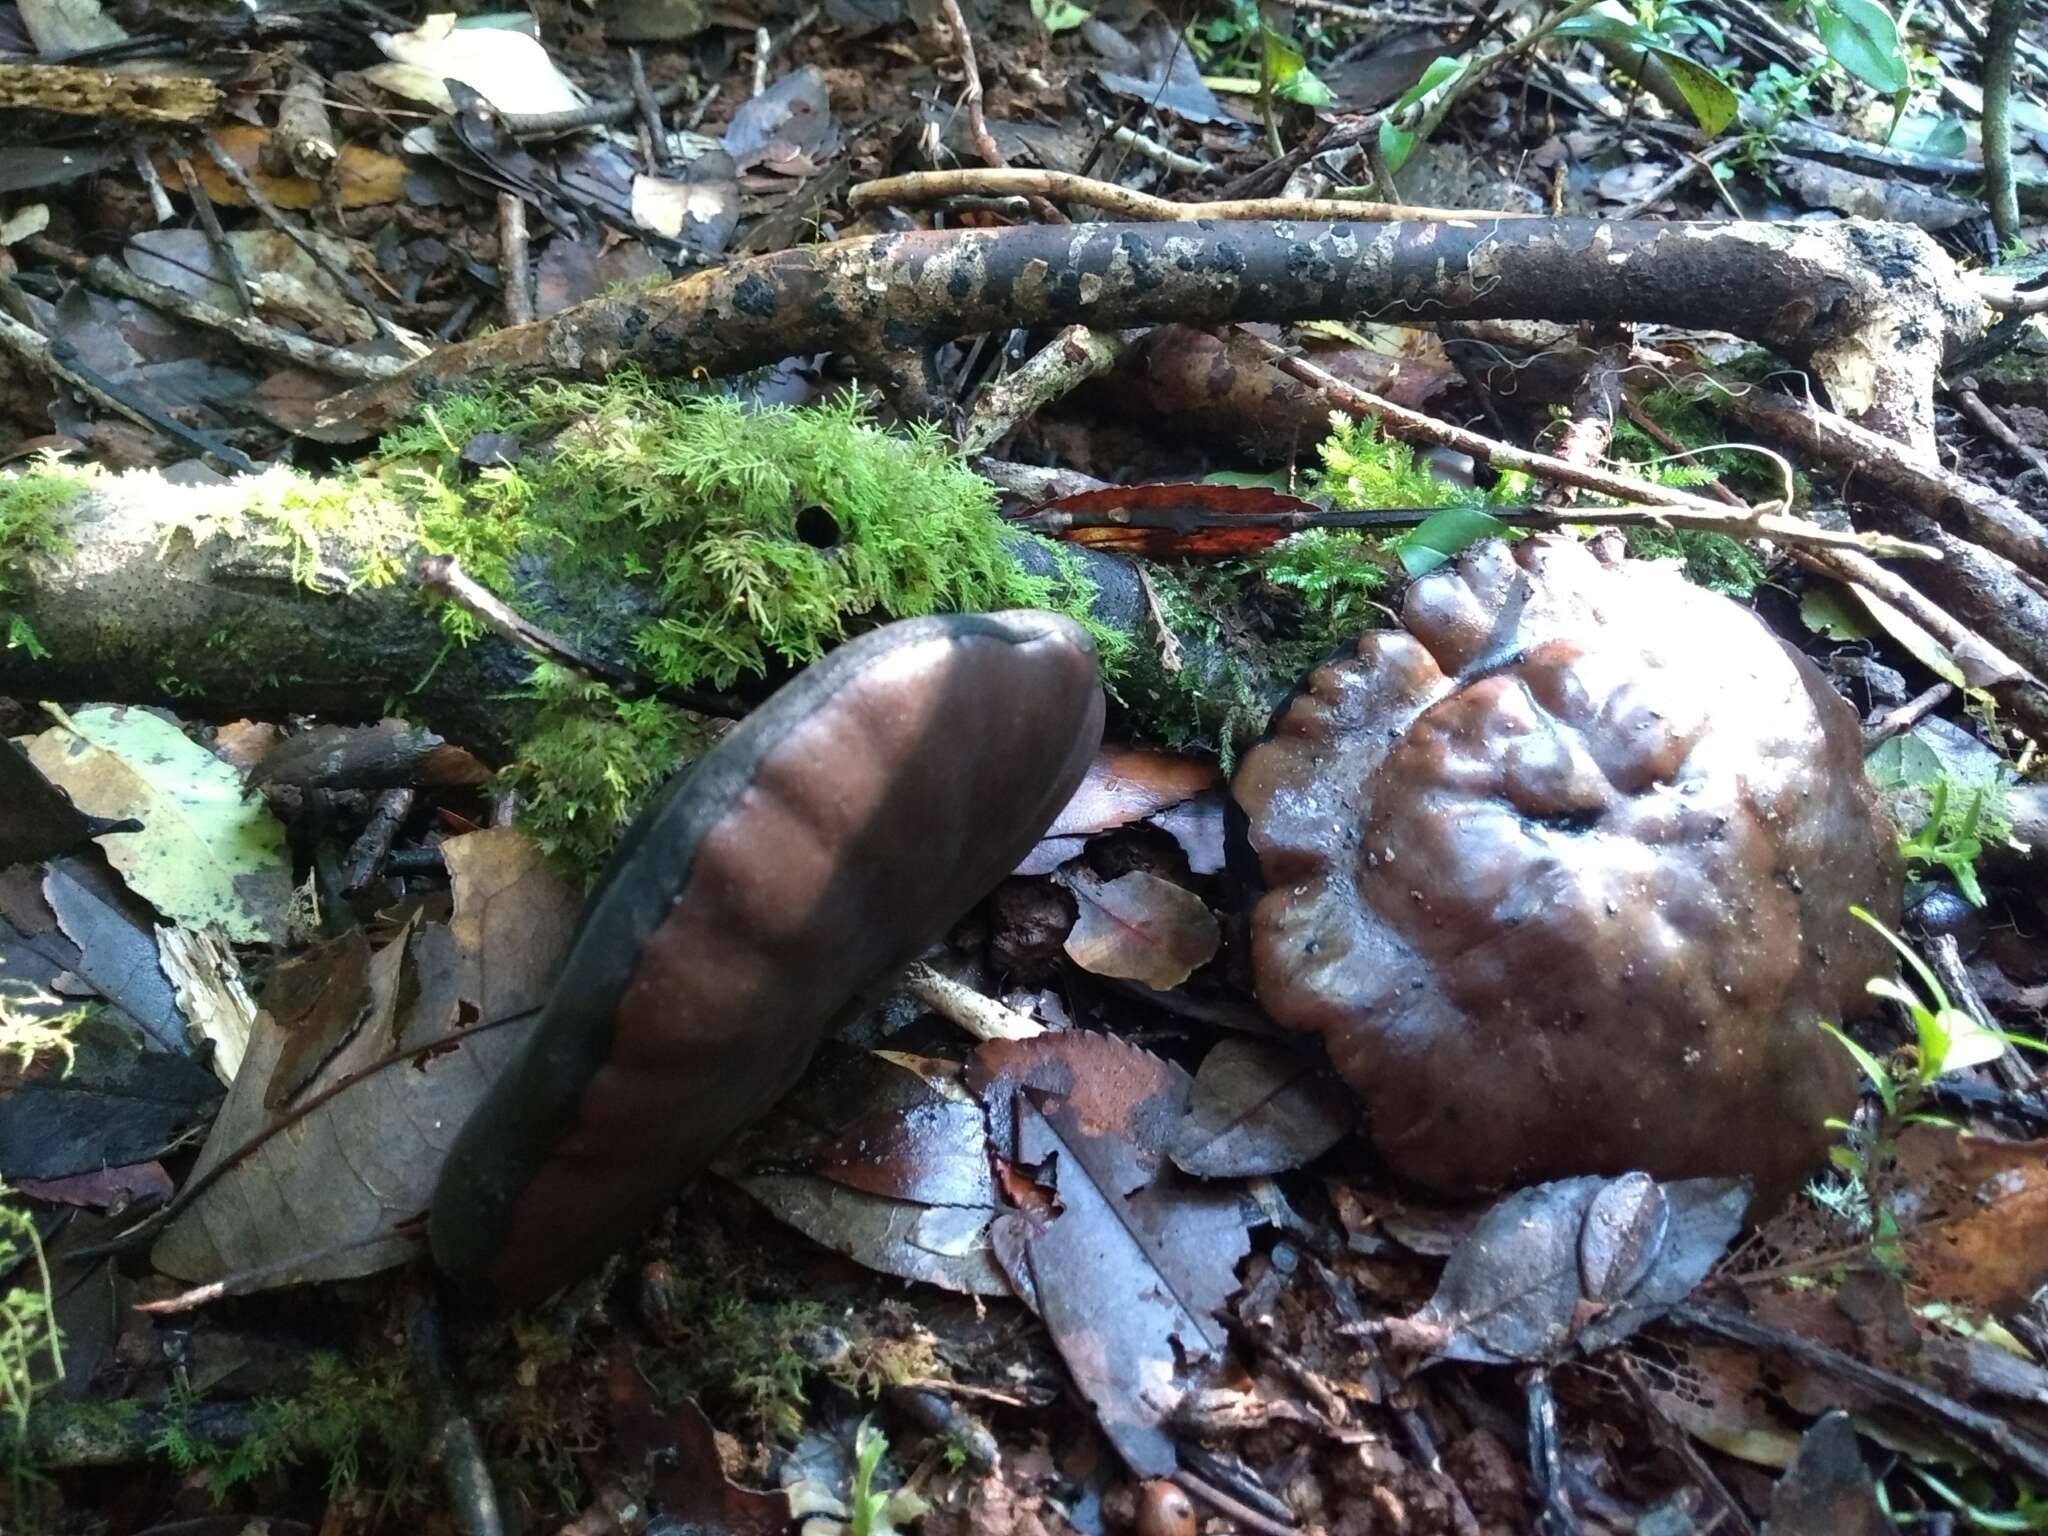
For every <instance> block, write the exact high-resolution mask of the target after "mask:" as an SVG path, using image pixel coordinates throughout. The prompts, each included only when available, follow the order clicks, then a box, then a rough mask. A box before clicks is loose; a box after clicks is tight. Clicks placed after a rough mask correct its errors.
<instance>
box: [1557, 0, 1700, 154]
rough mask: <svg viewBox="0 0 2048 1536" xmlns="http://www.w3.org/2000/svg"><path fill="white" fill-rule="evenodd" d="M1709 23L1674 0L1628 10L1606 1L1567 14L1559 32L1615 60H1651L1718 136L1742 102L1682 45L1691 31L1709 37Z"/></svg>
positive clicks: (1696, 116)
mask: <svg viewBox="0 0 2048 1536" xmlns="http://www.w3.org/2000/svg"><path fill="white" fill-rule="evenodd" d="M1712 26H1713V24H1712V23H1711V22H1703V21H1702V20H1701V19H1699V18H1695V17H1692V16H1690V15H1688V14H1686V13H1685V12H1684V11H1683V10H1681V9H1680V8H1679V7H1678V6H1676V5H1668V4H1667V5H1651V6H1643V7H1639V8H1638V10H1637V11H1636V13H1635V14H1634V15H1633V16H1630V15H1629V14H1628V13H1627V12H1625V11H1623V10H1622V8H1621V7H1620V6H1619V5H1618V4H1609V5H1601V6H1596V7H1595V8H1594V9H1592V10H1589V11H1586V12H1583V13H1582V14H1580V15H1577V16H1573V17H1571V18H1569V19H1568V20H1566V21H1564V22H1563V23H1561V24H1560V25H1559V26H1558V28H1557V35H1558V36H1560V37H1579V38H1584V39H1586V40H1587V41H1588V42H1591V43H1594V44H1596V45H1600V46H1601V51H1602V52H1603V53H1605V54H1606V55H1607V56H1608V57H1609V58H1611V59H1614V60H1615V61H1617V62H1619V61H1620V60H1624V59H1628V58H1630V57H1633V58H1635V59H1638V60H1642V61H1648V60H1655V61H1656V62H1657V64H1658V65H1660V66H1661V67H1662V68H1663V70H1664V73H1665V74H1666V75H1667V76H1669V77H1670V80H1671V83H1672V84H1673V85H1674V86H1675V87H1676V88H1677V90H1678V94H1679V97H1680V99H1682V100H1683V101H1684V102H1685V109H1686V111H1688V112H1689V113H1691V114H1692V118H1693V121H1694V122H1696V123H1698V124H1699V125H1700V128H1701V130H1702V131H1703V132H1704V133H1705V134H1706V135H1707V136H1708V137H1709V138H1718V137H1719V136H1720V135H1721V133H1722V132H1723V131H1724V130H1726V129H1727V127H1728V125H1729V124H1730V123H1732V122H1734V121H1735V115H1736V112H1737V111H1738V110H1739V108H1740V106H1741V102H1740V100H1739V99H1738V98H1737V96H1736V94H1735V88H1734V87H1733V86H1732V85H1730V84H1729V83H1728V82H1727V81H1726V80H1723V79H1722V78H1721V77H1720V76H1719V75H1718V74H1716V73H1715V72H1714V71H1713V70H1711V69H1709V68H1707V66H1706V65H1704V64H1702V63H1700V62H1699V60H1697V59H1695V58H1694V57H1693V56H1692V55H1691V54H1689V53H1687V52H1686V51H1685V48H1684V46H1683V43H1684V39H1685V38H1687V37H1688V36H1691V35H1693V34H1695V33H1700V34H1704V35H1708V36H1709V38H1710V40H1711V29H1712ZM1640 67H1641V66H1640V65H1638V69H1640Z"/></svg>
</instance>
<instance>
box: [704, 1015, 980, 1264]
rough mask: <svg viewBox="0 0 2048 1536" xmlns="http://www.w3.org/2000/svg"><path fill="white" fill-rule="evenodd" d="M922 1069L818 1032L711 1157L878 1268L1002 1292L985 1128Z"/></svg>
mask: <svg viewBox="0 0 2048 1536" xmlns="http://www.w3.org/2000/svg"><path fill="white" fill-rule="evenodd" d="M931 1070H932V1068H931V1067H930V1064H928V1063H925V1062H924V1061H923V1060H922V1059H921V1058H911V1057H904V1056H900V1055H892V1054H884V1053H882V1052H876V1051H855V1050H851V1049H849V1048H847V1047H844V1046H838V1045H833V1044H829V1043H828V1044H827V1045H826V1046H825V1047H824V1049H822V1050H820V1051H819V1052H818V1054H817V1056H816V1057H815V1058H814V1059H813V1060H812V1062H811V1065H810V1067H809V1069H808V1070H807V1071H806V1072H805V1073H804V1076H803V1078H802V1079H801V1080H800V1081H799V1082H798V1083H797V1085H796V1087H795V1088H793V1089H791V1090H790V1092H789V1094H788V1095H787V1096H786V1097H785V1098H784V1099H783V1101H782V1102H781V1103H780V1104H779V1105H777V1106H776V1108H775V1110H774V1111H773V1112H772V1113H771V1114H769V1115H768V1116H767V1117H766V1118H764V1119H762V1120H761V1121H759V1122H757V1123H756V1124H755V1125H754V1126H753V1127H752V1128H750V1129H749V1130H747V1131H745V1132H744V1133H742V1134H741V1136H740V1138H739V1140H738V1141H736V1142H735V1143H734V1144H733V1145H732V1146H731V1147H730V1148H729V1149H727V1151H726V1152H725V1153H724V1154H723V1155H722V1156H721V1157H720V1158H719V1160H718V1162H717V1164H716V1165H715V1166H716V1168H717V1171H718V1172H719V1173H721V1174H723V1175H724V1176H725V1177H726V1178H728V1179H731V1180H732V1181H733V1182H734V1183H735V1184H737V1185H739V1186H740V1188H742V1189H744V1190H745V1191H746V1192H747V1193H748V1194H750V1195H752V1196H753V1197H754V1198H755V1199H756V1200H758V1201H760V1202H761V1204H762V1205H763V1206H765V1207H766V1208H767V1209H768V1211H769V1212H770V1213H771V1214H773V1215H774V1216H775V1218H776V1219H777V1220H778V1221H781V1222H783V1223H784V1224H785V1225H787V1226H791V1227H794V1228H795V1229H796V1230H797V1231H799V1232H801V1233H803V1234H804V1235H805V1236H806V1237H808V1238H810V1239H811V1240H812V1241H813V1242H816V1243H819V1244H821V1245H823V1246H824V1247H826V1248H830V1249H831V1250H832V1251H833V1252H835V1253H840V1254H844V1255H845V1256H846V1257H847V1258H850V1259H852V1260H853V1261H854V1262H855V1263H857V1264H861V1265H863V1266H865V1267H866V1268H868V1269H872V1270H874V1271H876V1272H877V1273H879V1274H885V1275H898V1276H901V1277H902V1278H903V1279H906V1280H923V1281H927V1282H929V1283H930V1284H933V1285H937V1286H942V1287H944V1288H945V1289H947V1290H953V1291H964V1292H967V1293H970V1294H973V1295H981V1296H1002V1295H1006V1294H1008V1293H1009V1286H1008V1284H1007V1283H1006V1282H1005V1280H1004V1278H1003V1273H1002V1271H1001V1270H1000V1269H999V1268H998V1267H997V1265H996V1262H995V1258H994V1255H993V1253H992V1250H991V1248H990V1239H989V1223H990V1222H991V1221H992V1220H994V1219H995V1217H996V1216H997V1215H998V1213H999V1211H1000V1209H1001V1206H1000V1204H999V1202H998V1201H997V1199H996V1195H995V1188H994V1183H993V1176H992V1174H991V1171H990V1168H989V1158H988V1136H987V1130H986V1127H985V1125H984V1123H983V1121H982V1117H981V1112H980V1111H979V1110H978V1109H977V1108H976V1107H975V1106H974V1105H972V1104H969V1103H962V1102H959V1101H958V1100H957V1099H956V1098H954V1097H951V1096H949V1095H950V1094H957V1093H958V1089H957V1088H952V1087H951V1085H950V1084H945V1085H943V1086H942V1085H940V1084H935V1083H934V1082H933V1081H932V1078H931V1075H930V1073H931Z"/></svg>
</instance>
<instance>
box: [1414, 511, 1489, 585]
mask: <svg viewBox="0 0 2048 1536" xmlns="http://www.w3.org/2000/svg"><path fill="white" fill-rule="evenodd" d="M1505 530H1506V524H1504V523H1502V522H1501V520H1500V519H1499V518H1497V517H1492V516H1489V515H1488V514H1487V513H1485V512H1482V511H1480V510H1479V509H1478V508H1477V507H1445V508H1444V509H1443V510H1442V511H1441V512H1432V513H1430V515H1429V516H1428V517H1426V518H1424V519H1423V520H1422V522H1421V523H1420V524H1419V525H1417V527H1416V528H1415V530H1414V532H1412V533H1410V534H1408V535H1407V536H1406V537H1405V538H1403V539H1402V540H1401V542H1400V543H1399V544H1397V545H1395V546H1394V553H1395V554H1397V555H1399V556H1400V557H1401V568H1402V569H1403V570H1405V571H1406V572H1407V573H1408V574H1409V575H1410V576H1420V575H1423V574H1424V573H1425V572H1428V571H1433V570H1435V569H1436V568H1437V567H1438V566H1440V565H1442V564H1443V563H1444V562H1445V561H1446V560H1448V559H1450V558H1451V557H1452V556H1453V555H1455V554H1458V553H1459V552H1460V551H1462V550H1463V549H1465V548H1466V546H1468V545H1471V544H1477V543H1478V542H1479V541H1480V540H1481V539H1497V538H1499V537H1500V535H1501V534H1502V533H1503V532H1504V531H1505Z"/></svg>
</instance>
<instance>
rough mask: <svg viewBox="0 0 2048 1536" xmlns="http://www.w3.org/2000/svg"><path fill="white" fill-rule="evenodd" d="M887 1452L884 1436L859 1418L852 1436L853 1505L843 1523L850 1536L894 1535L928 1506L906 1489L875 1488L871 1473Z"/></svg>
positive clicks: (880, 1463)
mask: <svg viewBox="0 0 2048 1536" xmlns="http://www.w3.org/2000/svg"><path fill="white" fill-rule="evenodd" d="M888 1453H889V1440H888V1437H887V1436H886V1435H884V1434H883V1433H882V1432H881V1431H880V1430H879V1429H877V1428H875V1426H874V1425H873V1424H872V1423H870V1422H869V1421H868V1420H866V1419H862V1420H861V1422H860V1428H859V1429H857V1430H856V1431H854V1436H853V1503H852V1517H851V1519H850V1520H849V1521H848V1523H847V1530H848V1531H849V1532H850V1533H851V1536H897V1533H898V1532H899V1531H900V1530H901V1529H902V1528H903V1526H904V1525H907V1524H910V1523H912V1522H914V1521H916V1520H918V1519H920V1518H921V1517H922V1516H923V1515H924V1512H925V1511H926V1509H928V1508H929V1507H930V1506H929V1505H927V1504H926V1503H925V1501H924V1500H923V1499H921V1498H919V1497H918V1496H917V1495H916V1494H915V1493H912V1492H911V1491H910V1490H909V1489H908V1488H895V1489H889V1490H884V1489H881V1488H877V1487H876V1486H875V1473H876V1471H877V1469H878V1468H880V1466H881V1465H882V1458H883V1457H884V1456H886V1455H887V1454H888Z"/></svg>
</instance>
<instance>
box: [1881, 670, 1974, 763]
mask: <svg viewBox="0 0 2048 1536" xmlns="http://www.w3.org/2000/svg"><path fill="white" fill-rule="evenodd" d="M1954 694H1955V689H1953V688H1951V687H1950V686H1949V685H1948V684H1947V683H1936V684H1935V685H1934V686H1933V687H1932V688H1929V689H1927V690H1926V691H1925V692H1923V693H1917V694H1915V695H1914V696H1913V697H1912V698H1910V699H1908V700H1907V701H1906V702H1905V703H1903V704H1901V705H1900V706H1899V707H1898V708H1897V709H1895V710H1892V711H1891V712H1890V713H1889V714H1885V715H1881V716H1879V718H1878V719H1877V721H1876V723H1875V724H1872V725H1868V726H1865V727H1864V730H1863V750H1864V751H1865V752H1866V753H1867V752H1870V751H1872V750H1873V749H1875V748H1877V747H1881V746H1883V745H1884V744H1885V743H1886V742H1888V741H1890V740H1891V739H1892V738H1893V737H1894V736H1903V735H1905V734H1906V732H1908V731H1910V730H1911V729H1913V727H1914V726H1916V725H1918V724H1919V723H1920V722H1921V721H1922V720H1925V719H1926V718H1927V717H1928V716H1929V715H1931V714H1933V713H1934V712H1935V711H1936V710H1937V709H1939V708H1941V706H1942V705H1944V704H1946V703H1947V702H1948V701H1949V699H1950V698H1952V697H1953V696H1954Z"/></svg>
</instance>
